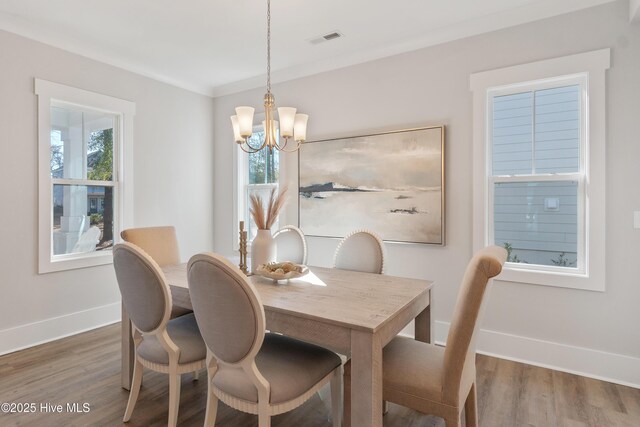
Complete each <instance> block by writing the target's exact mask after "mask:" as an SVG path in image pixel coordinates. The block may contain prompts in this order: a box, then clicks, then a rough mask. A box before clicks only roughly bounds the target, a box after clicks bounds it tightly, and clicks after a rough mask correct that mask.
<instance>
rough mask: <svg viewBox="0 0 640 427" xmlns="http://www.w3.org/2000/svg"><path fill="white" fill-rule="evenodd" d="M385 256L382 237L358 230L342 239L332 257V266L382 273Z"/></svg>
mask: <svg viewBox="0 0 640 427" xmlns="http://www.w3.org/2000/svg"><path fill="white" fill-rule="evenodd" d="M385 257H386V251H385V248H384V243H383V242H382V239H381V238H380V237H379V236H378V235H377V234H375V233H373V232H371V231H366V230H358V231H354V232H352V233H350V234H349V235H347V236H346V237H345V238H344V239H342V241H341V242H340V244H339V245H338V248H337V249H336V253H335V255H334V257H333V267H334V268H339V269H342V270H355V271H363V272H365V273H378V274H383V273H384V262H385Z"/></svg>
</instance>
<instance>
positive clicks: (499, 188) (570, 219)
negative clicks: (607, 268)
mask: <svg viewBox="0 0 640 427" xmlns="http://www.w3.org/2000/svg"><path fill="white" fill-rule="evenodd" d="M608 65H609V51H608V50H603V51H596V52H589V53H586V54H580V55H574V56H572V57H566V58H557V59H552V60H547V61H542V62H539V63H533V64H526V65H520V66H516V67H510V68H507V69H500V70H495V71H488V72H483V73H478V74H474V75H472V77H471V84H472V89H473V91H474V105H475V106H474V154H475V157H476V158H475V168H474V169H475V172H474V198H475V202H474V205H475V206H474V209H475V215H474V216H475V217H476V220H475V224H474V246H476V247H480V246H484V245H488V244H494V245H499V246H503V247H504V248H505V249H506V250H507V253H508V258H507V264H506V266H505V269H504V273H503V274H502V275H501V279H503V280H507V281H516V282H524V283H534V284H542V285H550V286H563V287H572V288H581V289H591V290H603V289H604V261H603V260H604V252H603V250H604V178H605V177H604V135H605V133H604V84H605V79H604V72H605V70H606V69H607V68H608Z"/></svg>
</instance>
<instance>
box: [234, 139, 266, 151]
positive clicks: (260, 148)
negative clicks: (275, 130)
mask: <svg viewBox="0 0 640 427" xmlns="http://www.w3.org/2000/svg"><path fill="white" fill-rule="evenodd" d="M242 144H246V146H247V147H249V150H251V151H247V150H245V149H243V150H242V151H245V152H247V153H257V152H258V151H260V150H262V149H263V148H264V147H265V145H266V144H267V140H266V138H265V141H264V142H263V143H262V144H261V145H260V146H259V147H254V146H253V145H251V144H249V139H248V138H246V139H245V140H244V142H243V143H242ZM242 144H239V145H240V148H242Z"/></svg>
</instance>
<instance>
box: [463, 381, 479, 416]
mask: <svg viewBox="0 0 640 427" xmlns="http://www.w3.org/2000/svg"><path fill="white" fill-rule="evenodd" d="M464 417H465V426H466V427H478V392H477V390H476V383H475V382H474V383H473V384H471V390H469V395H468V396H467V400H466V402H465V403H464Z"/></svg>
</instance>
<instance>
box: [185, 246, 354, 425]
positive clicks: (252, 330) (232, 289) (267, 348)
mask: <svg viewBox="0 0 640 427" xmlns="http://www.w3.org/2000/svg"><path fill="white" fill-rule="evenodd" d="M188 278H189V291H190V294H191V299H192V300H193V308H194V312H195V315H196V318H197V319H198V324H199V325H200V328H201V331H202V336H203V338H204V340H205V342H206V344H207V348H208V351H207V369H208V378H209V381H208V389H209V391H208V399H207V412H206V415H205V426H213V425H214V424H215V420H216V413H217V407H218V399H220V400H222V401H223V402H224V403H226V404H227V405H229V406H231V407H232V408H235V409H237V410H240V411H243V412H248V413H251V414H257V415H258V424H259V426H260V427H268V426H270V425H271V416H273V415H278V414H281V413H284V412H287V411H290V410H292V409H295V408H297V407H298V406H300V405H302V404H303V403H304V402H305V401H306V400H307V399H309V398H310V397H312V396H313V394H314V393H315V392H316V391H317V390H318V389H319V388H320V387H322V386H323V385H324V384H326V383H328V382H331V385H332V400H333V402H334V405H333V425H334V426H340V423H341V409H342V402H341V399H340V394H341V391H342V390H341V388H342V365H341V363H340V358H339V357H338V356H337V355H336V354H335V353H333V352H331V351H329V350H326V349H324V348H322V347H318V346H316V345H312V344H308V343H305V342H302V341H298V340H295V339H292V338H288V337H285V336H283V335H277V334H270V333H268V334H265V314H264V307H263V306H262V303H261V302H260V298H259V297H258V295H257V293H256V290H255V288H254V286H253V285H252V284H251V283H250V282H249V281H248V280H247V278H246V277H245V276H244V274H242V272H241V271H240V270H239V269H238V267H236V266H235V265H233V264H232V263H230V262H229V261H227V260H226V259H224V258H223V257H221V256H219V255H216V254H199V255H195V256H193V257H192V258H191V260H190V261H189V267H188Z"/></svg>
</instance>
